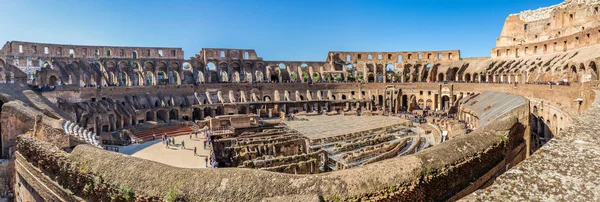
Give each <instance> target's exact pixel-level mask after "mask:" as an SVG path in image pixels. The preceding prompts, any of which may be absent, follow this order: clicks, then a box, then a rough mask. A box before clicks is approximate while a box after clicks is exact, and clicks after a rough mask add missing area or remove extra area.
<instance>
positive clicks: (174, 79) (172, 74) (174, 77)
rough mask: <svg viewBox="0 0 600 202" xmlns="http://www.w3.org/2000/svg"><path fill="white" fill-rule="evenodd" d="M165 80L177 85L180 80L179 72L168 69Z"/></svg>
mask: <svg viewBox="0 0 600 202" xmlns="http://www.w3.org/2000/svg"><path fill="white" fill-rule="evenodd" d="M167 81H168V82H169V84H171V85H179V84H180V83H179V82H180V81H181V79H180V78H179V72H176V71H169V78H168V79H167Z"/></svg>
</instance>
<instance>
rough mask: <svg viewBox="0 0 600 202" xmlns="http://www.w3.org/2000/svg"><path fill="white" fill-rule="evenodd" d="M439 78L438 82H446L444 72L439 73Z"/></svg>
mask: <svg viewBox="0 0 600 202" xmlns="http://www.w3.org/2000/svg"><path fill="white" fill-rule="evenodd" d="M437 80H438V82H444V74H443V73H439V74H438V79H437Z"/></svg>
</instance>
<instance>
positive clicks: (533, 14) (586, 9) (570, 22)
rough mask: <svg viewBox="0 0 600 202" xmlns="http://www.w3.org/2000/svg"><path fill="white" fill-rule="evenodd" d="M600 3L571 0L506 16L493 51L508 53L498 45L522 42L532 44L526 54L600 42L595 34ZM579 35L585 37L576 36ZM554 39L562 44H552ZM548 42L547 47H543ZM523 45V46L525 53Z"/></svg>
mask: <svg viewBox="0 0 600 202" xmlns="http://www.w3.org/2000/svg"><path fill="white" fill-rule="evenodd" d="M599 7H600V1H598V0H577V1H575V0H573V1H571V0H567V1H565V2H563V3H560V4H557V5H554V6H550V7H546V8H540V9H537V10H533V11H532V10H529V11H524V12H521V13H519V14H513V15H510V16H508V17H507V18H506V21H505V23H504V27H503V29H502V33H501V34H500V37H498V39H497V40H496V48H495V49H494V50H493V51H492V54H491V55H492V57H500V56H502V57H505V54H504V53H502V55H500V54H498V53H497V49H500V50H502V49H514V48H518V47H519V46H520V47H523V48H524V47H529V48H530V49H529V51H531V52H530V53H525V54H545V53H551V52H555V51H563V50H564V49H567V48H568V49H573V48H578V47H583V46H586V45H592V44H598V40H597V36H595V35H597V34H598V33H597V30H598V27H599V26H600V21H599V20H598V19H599V18H600V12H599ZM584 36H585V38H584ZM577 37H579V40H581V41H578V40H576V39H575V38H577ZM590 38H593V39H590ZM565 41H568V42H567V43H568V45H567V43H565V44H563V43H564V42H565ZM554 43H557V45H558V48H554V47H551V46H552V44H554ZM544 44H546V45H547V49H546V48H544V50H543V51H542V50H541V49H542V46H543V45H544ZM563 45H564V47H563ZM534 46H538V47H539V49H540V51H534V49H533V47H534ZM523 48H521V49H520V50H521V54H523V51H524V50H523ZM511 54H512V55H513V56H514V55H516V54H518V53H516V52H514V51H513V52H511V53H509V54H507V55H511Z"/></svg>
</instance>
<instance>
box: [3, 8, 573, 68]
mask: <svg viewBox="0 0 600 202" xmlns="http://www.w3.org/2000/svg"><path fill="white" fill-rule="evenodd" d="M560 2H561V0H477V1H475V0H463V1H457V0H429V1H392V0H388V1H383V0H381V1H379V0H371V1H366V0H365V1H359V0H327V1H325V0H305V1H298V0H236V1H224V0H206V1H202V0H195V1H192V0H190V1H184V0H181V1H154V0H148V1H137V0H94V1H92V0H59V1H47V0H40V1H30V0H0V27H2V30H0V40H1V41H12V40H18V41H32V42H45V43H61V44H86V45H114V46H151V47H156V46H158V47H181V48H183V50H184V51H185V55H186V59H187V58H188V57H190V56H193V55H194V54H196V53H198V52H199V51H200V49H201V48H203V47H204V48H249V49H256V51H257V53H258V55H259V56H260V57H263V59H265V60H306V61H323V60H325V59H326V57H327V52H328V51H421V50H423V51H426V50H450V49H459V50H461V56H462V57H477V56H489V54H490V50H491V48H493V47H494V45H495V39H496V37H498V36H499V35H500V31H501V30H502V25H503V23H504V20H505V19H506V17H507V16H508V15H509V14H511V13H518V12H520V11H522V10H527V9H536V8H539V7H544V6H549V5H553V4H557V3H560Z"/></svg>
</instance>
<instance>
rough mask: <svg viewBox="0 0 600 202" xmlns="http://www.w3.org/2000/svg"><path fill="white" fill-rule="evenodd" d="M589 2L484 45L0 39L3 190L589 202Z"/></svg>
mask: <svg viewBox="0 0 600 202" xmlns="http://www.w3.org/2000/svg"><path fill="white" fill-rule="evenodd" d="M599 7H600V1H597V0H566V1H565V2H563V3H560V4H557V5H553V6H550V7H545V8H540V9H536V10H528V11H523V12H521V13H518V14H512V15H509V16H508V17H507V18H506V21H505V23H504V27H503V29H502V32H501V33H500V36H499V37H498V38H497V40H496V47H495V48H493V49H492V50H491V52H490V56H489V57H480V58H463V57H461V53H460V51H459V50H432V51H423V52H402V51H401V52H329V53H327V55H325V54H323V56H324V57H325V56H326V57H325V60H324V61H270V60H266V59H263V58H262V57H259V54H258V52H257V51H255V50H252V49H218V48H202V49H201V50H200V51H199V52H198V53H196V54H195V55H194V56H193V57H190V58H189V59H185V58H184V52H183V50H182V48H167V47H120V46H83V45H81V46H80V45H63V44H48V43H35V42H24V41H9V42H6V44H4V46H3V47H2V49H1V50H0V82H1V83H2V84H0V106H1V112H0V114H1V119H0V122H1V124H0V134H1V138H0V145H1V150H0V157H1V158H3V159H6V161H3V162H8V163H2V164H1V165H2V170H1V171H2V172H3V173H4V172H6V173H8V174H7V175H4V174H3V175H2V176H3V177H4V178H5V180H4V181H6V182H8V185H9V186H10V187H11V191H12V192H13V193H14V198H13V199H14V201H162V200H166V201H455V200H461V201H597V200H600V191H598V187H599V186H600V177H599V176H600V169H598V168H599V167H600V161H599V160H598V158H597V157H598V155H599V154H600V148H599V147H598V144H599V143H600V139H599V138H598V137H599V136H598V135H600V130H599V129H600V121H599V120H598V119H597V116H598V115H599V114H600V100H596V99H595V97H596V95H597V94H598V93H599V92H600V91H598V89H600V82H599V77H598V69H597V64H598V63H600V51H599V50H600V13H599V10H598V8H599ZM200 144H203V146H200ZM186 146H187V147H186ZM146 172H147V173H146Z"/></svg>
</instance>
